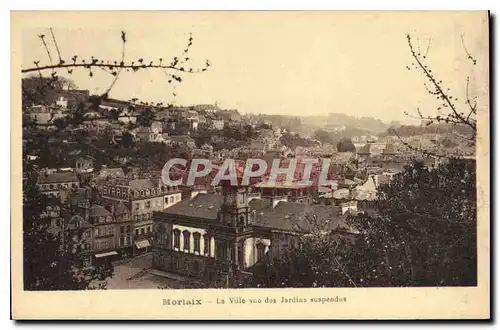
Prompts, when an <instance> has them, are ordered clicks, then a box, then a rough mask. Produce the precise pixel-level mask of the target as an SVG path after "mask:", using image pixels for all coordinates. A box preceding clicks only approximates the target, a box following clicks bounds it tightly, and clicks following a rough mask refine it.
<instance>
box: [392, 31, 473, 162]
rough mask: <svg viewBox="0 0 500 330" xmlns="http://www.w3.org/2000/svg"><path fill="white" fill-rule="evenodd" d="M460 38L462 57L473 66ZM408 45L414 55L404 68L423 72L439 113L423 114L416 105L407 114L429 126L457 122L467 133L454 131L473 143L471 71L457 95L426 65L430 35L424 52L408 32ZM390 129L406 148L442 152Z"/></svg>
mask: <svg viewBox="0 0 500 330" xmlns="http://www.w3.org/2000/svg"><path fill="white" fill-rule="evenodd" d="M460 37H461V41H462V46H463V49H464V55H465V58H466V59H467V60H468V61H469V62H470V64H471V68H472V69H473V68H474V67H475V66H476V65H477V60H476V59H475V58H474V57H473V56H472V55H471V54H470V53H469V51H468V50H467V47H466V45H465V40H464V37H463V35H461V36H460ZM406 39H407V43H408V48H409V50H410V53H411V56H412V58H413V62H412V63H411V64H410V66H407V67H406V68H407V70H409V71H411V70H415V71H417V72H418V73H420V74H422V75H423V76H424V78H425V80H426V82H425V83H424V87H425V89H426V91H427V93H428V94H429V95H431V96H432V97H433V98H436V99H437V100H438V102H439V105H438V106H437V109H436V110H437V111H438V113H439V114H438V115H426V114H423V113H422V111H421V110H420V109H419V108H417V116H416V117H415V116H411V115H410V114H408V113H406V112H405V113H406V114H407V115H408V116H410V117H413V118H417V119H420V120H422V121H423V122H425V125H427V126H430V125H433V124H435V123H444V124H452V125H453V126H457V127H459V128H460V130H461V131H462V130H463V129H466V133H465V134H463V133H461V132H460V131H457V132H455V134H456V135H458V136H459V137H461V138H463V139H466V140H469V141H471V142H472V143H475V138H476V131H477V128H476V123H477V119H476V117H477V110H478V109H477V98H476V97H473V96H472V95H470V88H469V85H470V80H471V77H470V75H468V76H466V77H464V82H465V88H464V90H465V95H463V96H456V95H455V94H454V93H453V94H452V92H451V91H450V89H449V88H446V87H445V85H444V83H443V81H442V80H441V79H440V78H439V77H438V76H437V75H436V73H435V72H433V70H432V69H431V68H430V67H429V66H428V65H427V62H426V59H427V56H428V53H429V49H430V45H431V39H430V38H429V42H428V45H427V47H426V50H425V52H423V51H421V49H420V46H419V45H417V47H415V45H414V42H413V40H412V37H411V36H410V35H409V34H407V36H406ZM392 132H393V133H394V134H396V135H397V136H398V137H399V139H400V140H401V142H402V143H403V144H404V145H405V146H406V147H408V148H410V149H412V150H416V151H418V152H420V153H423V154H428V155H434V156H443V155H436V154H435V153H433V152H430V151H428V150H425V149H421V148H418V147H415V146H413V145H411V144H410V143H408V142H407V141H405V140H403V139H402V138H401V137H400V135H399V134H398V132H397V130H396V129H392Z"/></svg>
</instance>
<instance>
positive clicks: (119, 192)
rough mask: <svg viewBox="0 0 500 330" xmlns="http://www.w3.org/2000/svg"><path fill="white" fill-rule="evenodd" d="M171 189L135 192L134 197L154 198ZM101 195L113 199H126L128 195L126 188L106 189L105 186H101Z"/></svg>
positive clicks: (112, 187)
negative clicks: (113, 197)
mask: <svg viewBox="0 0 500 330" xmlns="http://www.w3.org/2000/svg"><path fill="white" fill-rule="evenodd" d="M172 190H173V188H169V187H165V188H151V189H145V190H135V191H134V197H145V196H146V197H147V196H156V195H160V194H163V193H166V192H170V191H172ZM103 193H104V194H105V195H111V196H115V197H122V198H127V197H128V194H129V188H128V187H114V186H111V187H108V186H107V185H104V186H103Z"/></svg>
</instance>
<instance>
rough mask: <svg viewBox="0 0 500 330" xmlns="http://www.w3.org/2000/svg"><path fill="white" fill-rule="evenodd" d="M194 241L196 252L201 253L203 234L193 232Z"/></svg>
mask: <svg viewBox="0 0 500 330" xmlns="http://www.w3.org/2000/svg"><path fill="white" fill-rule="evenodd" d="M193 241H194V252H198V253H200V243H201V234H200V233H194V234H193Z"/></svg>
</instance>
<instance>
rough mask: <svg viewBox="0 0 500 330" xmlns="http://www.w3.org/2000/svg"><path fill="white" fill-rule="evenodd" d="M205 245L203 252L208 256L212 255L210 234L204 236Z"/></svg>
mask: <svg viewBox="0 0 500 330" xmlns="http://www.w3.org/2000/svg"><path fill="white" fill-rule="evenodd" d="M203 245H204V248H203V253H204V254H205V255H206V256H209V255H210V236H208V235H204V236H203Z"/></svg>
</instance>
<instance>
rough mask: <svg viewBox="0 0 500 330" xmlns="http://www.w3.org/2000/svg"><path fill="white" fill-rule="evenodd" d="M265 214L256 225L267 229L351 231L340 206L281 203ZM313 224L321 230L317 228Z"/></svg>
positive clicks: (258, 219) (258, 217)
mask: <svg viewBox="0 0 500 330" xmlns="http://www.w3.org/2000/svg"><path fill="white" fill-rule="evenodd" d="M263 213H264V214H262V213H261V214H259V215H258V216H257V219H256V223H255V224H256V225H258V226H262V227H267V228H273V229H278V230H285V231H294V232H310V231H312V230H318V229H319V230H324V231H331V230H335V229H339V228H344V229H349V228H348V226H347V224H346V223H345V217H343V216H342V215H341V208H340V207H338V206H325V205H319V204H313V205H308V204H299V203H287V202H279V203H278V204H277V205H276V207H274V208H272V209H269V210H267V211H264V212H263ZM312 220H313V221H312ZM312 222H315V223H317V224H318V226H319V227H320V228H316V227H315V225H313V224H312Z"/></svg>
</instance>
